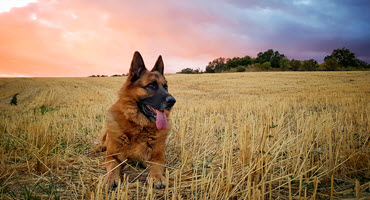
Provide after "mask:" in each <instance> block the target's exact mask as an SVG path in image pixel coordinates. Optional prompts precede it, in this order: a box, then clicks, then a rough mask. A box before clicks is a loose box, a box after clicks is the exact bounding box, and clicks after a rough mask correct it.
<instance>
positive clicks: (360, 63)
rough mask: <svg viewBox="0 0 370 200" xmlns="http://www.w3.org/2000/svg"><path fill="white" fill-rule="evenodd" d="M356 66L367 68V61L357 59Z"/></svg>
mask: <svg viewBox="0 0 370 200" xmlns="http://www.w3.org/2000/svg"><path fill="white" fill-rule="evenodd" d="M357 67H359V68H369V64H367V62H365V61H362V60H359V59H357Z"/></svg>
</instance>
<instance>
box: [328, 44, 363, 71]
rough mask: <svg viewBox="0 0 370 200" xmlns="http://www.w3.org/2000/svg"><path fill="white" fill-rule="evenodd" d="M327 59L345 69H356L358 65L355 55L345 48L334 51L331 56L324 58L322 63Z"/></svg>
mask: <svg viewBox="0 0 370 200" xmlns="http://www.w3.org/2000/svg"><path fill="white" fill-rule="evenodd" d="M328 59H333V60H336V61H337V62H338V63H339V65H340V66H342V67H345V68H348V67H357V66H358V64H359V63H358V59H357V58H356V56H355V54H354V53H352V52H351V51H350V50H349V49H346V48H345V47H343V48H341V49H334V50H333V52H332V53H331V55H329V56H326V57H325V58H324V61H326V60H328Z"/></svg>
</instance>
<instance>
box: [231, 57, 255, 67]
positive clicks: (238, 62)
mask: <svg viewBox="0 0 370 200" xmlns="http://www.w3.org/2000/svg"><path fill="white" fill-rule="evenodd" d="M250 64H252V58H251V57H250V56H245V57H242V58H239V57H234V58H231V59H230V58H229V59H227V60H226V68H227V69H233V68H236V67H238V66H248V65H250Z"/></svg>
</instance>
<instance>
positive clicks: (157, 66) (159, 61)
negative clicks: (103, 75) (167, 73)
mask: <svg viewBox="0 0 370 200" xmlns="http://www.w3.org/2000/svg"><path fill="white" fill-rule="evenodd" d="M154 71H157V72H159V73H161V74H162V75H163V71H164V64H163V60H162V56H159V57H158V59H157V62H155V65H154V67H153V69H152V72H154Z"/></svg>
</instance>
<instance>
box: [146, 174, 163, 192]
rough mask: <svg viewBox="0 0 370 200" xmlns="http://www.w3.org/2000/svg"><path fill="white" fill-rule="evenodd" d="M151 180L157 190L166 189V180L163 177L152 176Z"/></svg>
mask: <svg viewBox="0 0 370 200" xmlns="http://www.w3.org/2000/svg"><path fill="white" fill-rule="evenodd" d="M149 179H151V181H152V182H153V187H154V188H156V189H163V188H165V187H166V185H167V182H166V178H165V177H164V176H162V175H157V176H150V177H149Z"/></svg>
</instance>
